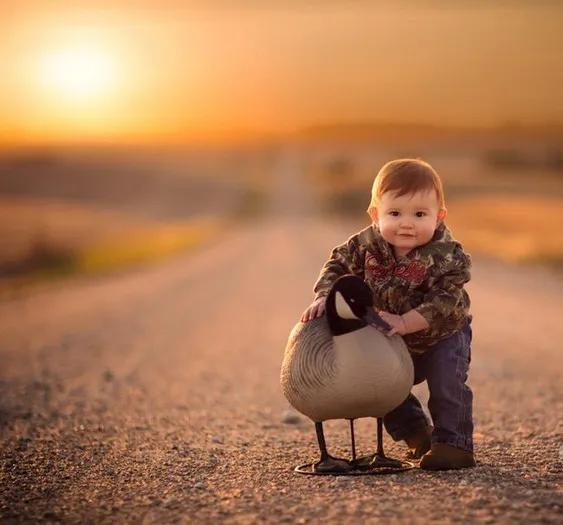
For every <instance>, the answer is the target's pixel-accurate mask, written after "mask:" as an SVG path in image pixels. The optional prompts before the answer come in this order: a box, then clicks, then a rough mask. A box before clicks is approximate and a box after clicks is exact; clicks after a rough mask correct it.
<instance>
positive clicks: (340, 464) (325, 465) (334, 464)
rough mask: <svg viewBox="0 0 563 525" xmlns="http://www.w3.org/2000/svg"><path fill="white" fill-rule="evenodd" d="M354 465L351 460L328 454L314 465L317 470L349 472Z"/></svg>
mask: <svg viewBox="0 0 563 525" xmlns="http://www.w3.org/2000/svg"><path fill="white" fill-rule="evenodd" d="M352 469H353V467H352V465H351V464H350V462H349V461H347V460H345V459H341V458H334V457H332V456H328V457H326V458H324V459H321V460H320V461H317V463H315V464H314V465H313V470H314V471H315V472H349V471H350V470H352Z"/></svg>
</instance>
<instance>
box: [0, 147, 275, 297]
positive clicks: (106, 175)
mask: <svg viewBox="0 0 563 525" xmlns="http://www.w3.org/2000/svg"><path fill="white" fill-rule="evenodd" d="M270 162H271V160H270V156H269V154H268V151H262V150H256V149H254V150H252V151H250V152H249V151H246V150H245V149H239V150H233V149H223V150H221V151H216V150H213V149H211V150H204V151H184V150H170V149H169V150H166V149H165V150H162V151H159V150H156V151H150V150H149V151H146V150H145V151H139V150H138V149H134V150H133V151H131V150H128V149H127V148H121V149H120V148H117V149H113V150H112V149H110V150H101V151H96V150H88V149H85V150H84V151H70V152H69V151H54V152H42V153H33V152H27V153H25V152H24V153H20V152H16V153H12V154H10V155H4V156H0V239H1V242H0V288H2V287H3V288H6V287H12V285H14V284H18V285H21V284H22V283H25V284H27V283H30V282H36V281H37V280H38V279H39V280H42V279H45V278H52V277H54V276H57V277H60V276H65V275H71V274H77V273H80V274H82V273H98V272H107V271H113V270H116V269H120V268H125V267H129V266H131V265H135V264H139V263H146V262H148V261H155V260H159V259H162V258H164V257H167V256H170V255H172V254H174V253H177V252H180V251H182V250H186V249H190V248H193V247H195V246H197V245H200V244H202V243H204V242H205V241H206V240H207V239H209V238H210V237H211V236H212V235H215V234H217V232H218V231H219V230H220V229H221V227H222V226H223V227H224V226H225V225H226V223H227V222H231V221H235V222H236V221H240V220H245V219H248V218H251V217H254V216H256V215H257V214H260V213H261V211H262V209H263V206H264V198H265V194H266V192H267V191H268V184H269V181H268V178H267V177H264V176H263V174H264V172H267V169H266V167H267V165H268V164H269V163H270Z"/></svg>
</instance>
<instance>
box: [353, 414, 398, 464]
mask: <svg viewBox="0 0 563 525" xmlns="http://www.w3.org/2000/svg"><path fill="white" fill-rule="evenodd" d="M352 464H353V466H354V468H357V469H360V470H369V469H372V468H377V467H394V468H395V467H401V465H402V463H401V462H400V461H397V460H395V459H390V458H388V457H386V456H385V452H384V451H383V420H382V419H381V418H380V417H378V418H377V452H376V453H375V454H369V455H367V456H362V457H361V458H358V459H354V460H353V461H352Z"/></svg>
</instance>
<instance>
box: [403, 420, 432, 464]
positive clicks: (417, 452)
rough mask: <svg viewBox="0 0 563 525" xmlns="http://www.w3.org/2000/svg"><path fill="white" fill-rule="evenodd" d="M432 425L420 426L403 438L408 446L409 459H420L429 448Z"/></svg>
mask: <svg viewBox="0 0 563 525" xmlns="http://www.w3.org/2000/svg"><path fill="white" fill-rule="evenodd" d="M432 430H433V427H431V426H430V425H428V426H426V427H424V428H421V429H419V430H417V431H416V432H414V433H413V434H411V435H410V436H408V437H406V438H405V442H406V444H407V445H408V447H409V448H410V451H409V452H408V454H407V457H408V458H409V459H420V458H421V457H422V456H424V454H426V453H427V452H428V451H429V450H430V437H431V436H432Z"/></svg>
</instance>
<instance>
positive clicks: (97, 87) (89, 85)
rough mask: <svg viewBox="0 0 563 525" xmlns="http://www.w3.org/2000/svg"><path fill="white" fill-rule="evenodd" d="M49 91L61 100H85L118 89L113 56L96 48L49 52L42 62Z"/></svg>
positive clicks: (42, 71)
mask: <svg viewBox="0 0 563 525" xmlns="http://www.w3.org/2000/svg"><path fill="white" fill-rule="evenodd" d="M40 75H41V81H42V84H43V86H44V88H45V89H47V90H49V91H51V92H52V93H53V94H54V95H56V96H58V97H65V98H67V99H68V98H70V99H71V100H84V99H90V98H92V97H99V96H102V95H104V94H107V93H108V92H110V91H111V90H112V89H113V88H114V87H115V81H116V68H115V64H114V61H113V59H112V56H111V55H110V54H109V53H108V52H106V51H104V50H102V49H96V48H91V47H90V48H88V47H84V48H69V49H60V50H56V51H52V52H50V53H46V54H45V55H44V57H43V60H42V63H41V71H40Z"/></svg>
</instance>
